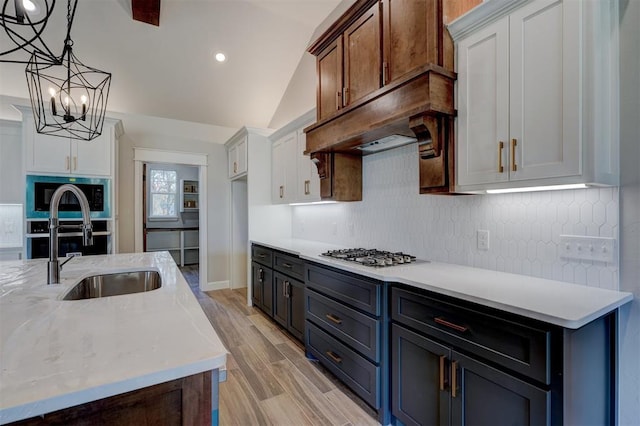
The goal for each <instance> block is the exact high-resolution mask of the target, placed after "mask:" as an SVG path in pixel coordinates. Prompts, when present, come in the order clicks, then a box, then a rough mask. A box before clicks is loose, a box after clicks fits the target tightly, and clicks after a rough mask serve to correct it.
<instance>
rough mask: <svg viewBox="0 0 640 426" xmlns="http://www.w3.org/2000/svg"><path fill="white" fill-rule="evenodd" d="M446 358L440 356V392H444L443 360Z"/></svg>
mask: <svg viewBox="0 0 640 426" xmlns="http://www.w3.org/2000/svg"><path fill="white" fill-rule="evenodd" d="M445 359H446V357H445V356H444V355H440V390H441V391H443V390H444V360H445Z"/></svg>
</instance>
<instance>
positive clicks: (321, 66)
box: [316, 36, 343, 120]
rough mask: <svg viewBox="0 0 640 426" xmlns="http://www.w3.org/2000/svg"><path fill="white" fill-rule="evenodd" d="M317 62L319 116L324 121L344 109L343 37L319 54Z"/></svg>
mask: <svg viewBox="0 0 640 426" xmlns="http://www.w3.org/2000/svg"><path fill="white" fill-rule="evenodd" d="M316 62H317V63H316V67H317V74H318V93H317V101H318V102H317V110H318V111H317V116H318V120H323V119H325V118H327V117H330V116H331V115H333V114H335V113H336V112H337V111H338V110H339V109H340V108H342V87H343V83H342V36H339V37H338V38H336V39H335V40H334V41H333V42H332V43H331V44H330V45H329V46H327V47H326V48H325V49H324V50H323V51H322V52H321V53H320V54H318V58H317V60H316Z"/></svg>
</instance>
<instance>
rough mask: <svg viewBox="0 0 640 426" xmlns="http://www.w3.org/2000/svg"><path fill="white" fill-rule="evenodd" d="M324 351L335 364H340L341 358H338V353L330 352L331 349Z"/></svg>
mask: <svg viewBox="0 0 640 426" xmlns="http://www.w3.org/2000/svg"><path fill="white" fill-rule="evenodd" d="M325 353H326V354H327V356H328V357H329V358H331V359H332V360H333V361H334V362H335V363H337V364H341V363H342V358H340V357H339V356H338V355H336V354H334V353H333V352H331V351H327V352H325Z"/></svg>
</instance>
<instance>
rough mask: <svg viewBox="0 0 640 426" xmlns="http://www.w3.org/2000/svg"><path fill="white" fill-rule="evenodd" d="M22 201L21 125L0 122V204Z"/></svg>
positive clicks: (18, 122) (20, 202)
mask: <svg viewBox="0 0 640 426" xmlns="http://www.w3.org/2000/svg"><path fill="white" fill-rule="evenodd" d="M23 200H24V176H23V175H22V123H21V122H20V121H9V120H0V203H18V204H22V203H23Z"/></svg>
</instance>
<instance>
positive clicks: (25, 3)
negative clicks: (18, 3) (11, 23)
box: [22, 0, 36, 12]
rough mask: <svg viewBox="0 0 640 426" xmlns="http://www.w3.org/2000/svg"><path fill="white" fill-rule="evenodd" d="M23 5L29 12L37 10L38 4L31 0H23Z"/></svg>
mask: <svg viewBox="0 0 640 426" xmlns="http://www.w3.org/2000/svg"><path fill="white" fill-rule="evenodd" d="M22 7H24V10H26V11H27V12H33V11H34V10H36V5H35V4H34V3H33V2H32V1H31V0H22Z"/></svg>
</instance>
